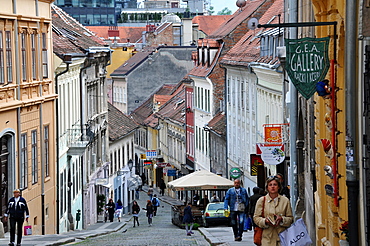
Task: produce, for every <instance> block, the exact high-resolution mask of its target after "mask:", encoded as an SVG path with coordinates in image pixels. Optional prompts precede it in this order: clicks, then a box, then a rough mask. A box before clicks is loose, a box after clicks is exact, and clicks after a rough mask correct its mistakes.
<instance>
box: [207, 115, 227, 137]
mask: <svg viewBox="0 0 370 246" xmlns="http://www.w3.org/2000/svg"><path fill="white" fill-rule="evenodd" d="M207 125H208V127H209V128H211V130H213V131H214V132H216V133H217V134H220V135H226V116H225V113H224V112H220V113H218V114H216V115H215V117H213V119H212V120H210V121H209V122H208V124H207Z"/></svg>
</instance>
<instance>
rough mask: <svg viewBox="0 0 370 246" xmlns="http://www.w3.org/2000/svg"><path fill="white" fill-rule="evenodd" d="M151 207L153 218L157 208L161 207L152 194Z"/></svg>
mask: <svg viewBox="0 0 370 246" xmlns="http://www.w3.org/2000/svg"><path fill="white" fill-rule="evenodd" d="M152 205H153V216H156V215H157V210H158V207H159V206H160V205H161V203H160V202H159V199H158V198H157V194H154V197H153V199H152Z"/></svg>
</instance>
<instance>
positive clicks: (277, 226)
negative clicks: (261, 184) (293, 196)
mask: <svg viewBox="0 0 370 246" xmlns="http://www.w3.org/2000/svg"><path fill="white" fill-rule="evenodd" d="M280 189H281V183H280V179H279V178H278V177H277V176H270V177H268V178H267V180H266V190H267V192H268V193H267V195H266V196H263V197H260V198H259V199H258V201H257V204H256V209H255V212H254V216H253V220H254V223H256V225H257V226H258V227H260V228H262V229H263V231H262V241H261V245H280V239H279V233H280V232H282V231H284V230H285V229H287V228H288V227H289V226H290V225H291V224H292V223H293V213H292V207H291V205H290V202H289V199H288V198H287V197H285V196H282V195H280V194H279V190H280Z"/></svg>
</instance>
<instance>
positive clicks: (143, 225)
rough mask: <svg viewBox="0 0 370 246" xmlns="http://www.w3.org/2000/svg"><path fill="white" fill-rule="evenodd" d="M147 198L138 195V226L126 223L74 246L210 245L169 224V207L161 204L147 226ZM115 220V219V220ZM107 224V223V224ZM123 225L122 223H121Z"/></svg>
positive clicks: (204, 240)
mask: <svg viewBox="0 0 370 246" xmlns="http://www.w3.org/2000/svg"><path fill="white" fill-rule="evenodd" d="M146 199H147V196H146V194H144V193H142V192H141V194H140V200H138V203H139V205H140V208H141V211H140V216H139V222H140V226H136V227H133V219H130V220H129V221H127V225H126V226H125V227H123V228H122V230H120V231H118V232H115V233H111V234H109V235H105V236H100V237H96V238H90V239H87V240H84V241H80V242H76V243H74V244H75V245H89V246H90V245H130V246H133V245H140V246H144V245H171V246H175V245H204V246H205V245H210V244H209V243H208V242H207V241H206V239H205V238H204V236H203V235H202V234H201V233H200V232H199V231H198V230H194V234H193V235H192V236H187V235H186V232H185V230H184V229H180V228H179V227H177V226H175V225H173V224H172V223H171V207H170V205H168V204H166V203H164V202H161V207H160V208H158V212H157V216H155V217H154V218H153V226H151V227H149V226H148V221H147V218H146V216H145V213H146V211H145V210H143V209H142V208H143V207H145V204H146ZM115 220H116V218H115ZM108 223H109V222H108ZM122 223H124V222H122Z"/></svg>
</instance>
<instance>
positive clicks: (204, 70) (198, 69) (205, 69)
mask: <svg viewBox="0 0 370 246" xmlns="http://www.w3.org/2000/svg"><path fill="white" fill-rule="evenodd" d="M203 41H204V42H206V41H208V39H203ZM218 46H219V48H218V51H217V54H216V55H215V58H214V59H213V61H212V64H211V65H210V66H207V65H206V66H203V64H199V65H197V66H195V67H193V68H192V69H191V71H190V72H189V75H192V76H197V77H205V76H207V75H208V74H210V73H211V72H212V70H213V68H214V66H215V65H216V64H217V62H218V59H219V56H220V54H221V51H222V48H223V46H224V44H222V45H221V47H220V44H218ZM192 55H193V54H192ZM195 56H197V55H196V54H195Z"/></svg>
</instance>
